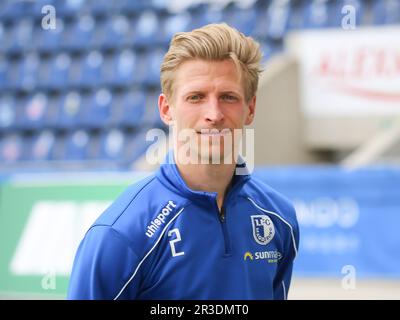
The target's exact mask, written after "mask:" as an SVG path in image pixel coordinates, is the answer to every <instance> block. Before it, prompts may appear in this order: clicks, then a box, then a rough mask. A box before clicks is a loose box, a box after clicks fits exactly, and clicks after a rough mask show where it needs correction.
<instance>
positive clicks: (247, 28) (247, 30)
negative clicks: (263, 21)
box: [222, 3, 257, 35]
mask: <svg viewBox="0 0 400 320" xmlns="http://www.w3.org/2000/svg"><path fill="white" fill-rule="evenodd" d="M222 14H223V18H222V19H223V21H224V22H226V23H227V24H229V25H230V26H232V27H234V28H236V29H238V30H240V31H241V32H243V33H244V34H245V35H250V34H252V33H253V31H254V29H255V27H256V23H257V12H256V9H255V8H254V6H250V7H247V8H240V7H238V6H237V4H233V3H232V5H230V6H228V7H227V8H226V9H224V10H223V12H222Z"/></svg>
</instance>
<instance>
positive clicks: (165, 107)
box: [158, 93, 172, 126]
mask: <svg viewBox="0 0 400 320" xmlns="http://www.w3.org/2000/svg"><path fill="white" fill-rule="evenodd" d="M158 111H159V112H160V118H161V120H162V121H163V122H164V123H165V124H166V125H167V126H168V125H169V124H170V123H171V121H172V114H171V111H172V110H171V105H170V104H169V103H168V100H167V97H166V96H165V94H164V93H161V94H160V96H159V97H158Z"/></svg>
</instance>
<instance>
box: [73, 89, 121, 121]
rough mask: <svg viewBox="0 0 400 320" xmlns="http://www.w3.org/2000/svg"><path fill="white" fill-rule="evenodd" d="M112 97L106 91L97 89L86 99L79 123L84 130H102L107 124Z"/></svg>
mask: <svg viewBox="0 0 400 320" xmlns="http://www.w3.org/2000/svg"><path fill="white" fill-rule="evenodd" d="M112 100H113V95H112V93H111V92H110V90H108V89H104V88H102V89H99V90H97V91H95V92H93V93H92V94H91V95H90V96H89V97H88V98H87V103H86V104H85V107H84V109H83V112H82V118H81V123H82V124H83V125H84V126H85V127H86V128H102V127H105V126H106V125H108V124H109V122H110V118H111V106H112Z"/></svg>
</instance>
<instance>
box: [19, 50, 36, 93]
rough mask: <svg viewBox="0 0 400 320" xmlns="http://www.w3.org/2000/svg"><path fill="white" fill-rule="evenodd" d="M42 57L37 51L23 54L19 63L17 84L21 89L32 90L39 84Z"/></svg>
mask: <svg viewBox="0 0 400 320" xmlns="http://www.w3.org/2000/svg"><path fill="white" fill-rule="evenodd" d="M39 69H40V58H39V56H38V55H37V53H36V52H31V53H29V54H28V55H25V56H23V58H22V59H21V60H20V62H19V65H18V70H17V74H16V81H15V85H16V87H17V88H19V89H23V90H27V91H31V90H33V89H34V88H35V87H36V85H37V79H38V75H39Z"/></svg>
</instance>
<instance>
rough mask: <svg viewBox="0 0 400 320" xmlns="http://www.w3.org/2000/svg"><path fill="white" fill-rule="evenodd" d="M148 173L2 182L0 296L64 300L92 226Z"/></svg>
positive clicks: (53, 176)
mask: <svg viewBox="0 0 400 320" xmlns="http://www.w3.org/2000/svg"><path fill="white" fill-rule="evenodd" d="M145 175H146V174H142V173H137V174H132V173H129V174H127V173H124V174H105V173H104V174H101V173H96V174H95V175H92V174H79V175H75V176H71V175H69V176H66V175H60V174H53V175H46V176H43V175H29V176H23V177H21V176H20V177H15V178H12V179H9V180H8V181H7V182H3V183H2V184H1V185H0V243H1V245H0V246H1V250H0V298H3V299H14V298H17V299H31V298H33V299H64V298H65V297H66V293H67V288H68V280H69V274H70V271H71V267H72V263H73V258H74V256H75V252H76V249H77V247H78V245H79V242H80V241H81V239H82V237H83V236H84V234H85V232H86V230H87V229H88V227H89V226H90V225H91V224H92V223H93V222H94V220H95V219H96V218H97V217H98V216H99V215H100V214H101V213H102V212H103V211H104V209H105V208H107V207H108V206H109V205H110V203H111V202H112V201H113V200H114V199H115V198H116V197H117V196H118V195H119V194H120V193H121V192H122V191H123V190H124V189H125V188H126V187H127V186H128V185H129V184H132V183H134V182H135V181H137V180H139V179H141V178H143V177H144V176H145Z"/></svg>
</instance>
